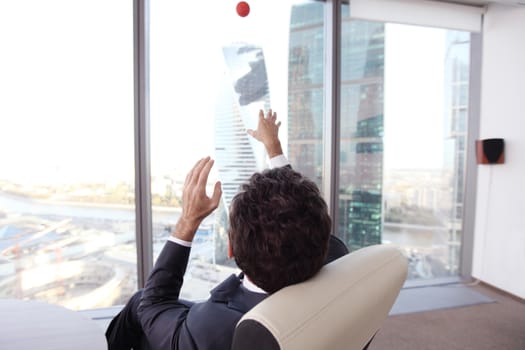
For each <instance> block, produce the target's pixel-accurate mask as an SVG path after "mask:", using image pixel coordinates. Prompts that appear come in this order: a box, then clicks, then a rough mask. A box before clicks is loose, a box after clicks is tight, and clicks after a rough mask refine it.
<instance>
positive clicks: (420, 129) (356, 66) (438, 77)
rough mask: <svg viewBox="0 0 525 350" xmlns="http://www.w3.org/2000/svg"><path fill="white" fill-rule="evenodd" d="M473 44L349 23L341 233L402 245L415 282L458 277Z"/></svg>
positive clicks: (423, 31)
mask: <svg viewBox="0 0 525 350" xmlns="http://www.w3.org/2000/svg"><path fill="white" fill-rule="evenodd" d="M344 8H346V6H345V7H344ZM469 38H470V35H469V33H465V32H456V31H447V30H442V29H433V28H423V27H415V26H405V25H395V24H381V23H374V22H365V21H357V20H350V19H349V17H348V13H346V16H345V17H344V19H343V33H342V43H343V44H342V45H343V46H342V67H341V70H342V73H341V74H342V77H341V78H342V82H341V96H342V104H341V140H340V142H341V144H340V145H341V146H340V147H341V154H340V156H341V157H340V159H341V163H340V185H341V187H340V195H339V203H340V208H339V214H340V221H339V233H338V234H339V235H340V236H341V237H342V238H343V239H344V240H345V242H347V243H348V244H349V245H350V246H351V247H352V249H354V250H355V249H359V248H360V247H363V246H367V245H371V244H377V243H393V244H397V245H399V246H401V247H402V248H404V250H405V251H406V254H407V257H408V259H409V262H410V270H409V278H436V277H444V276H453V275H456V274H457V273H458V266H459V251H460V240H461V233H462V213H463V210H462V208H463V194H464V177H465V159H466V149H465V144H466V143H465V140H466V123H467V114H468V89H469V84H468V76H469V62H470V57H469V50H470V43H469Z"/></svg>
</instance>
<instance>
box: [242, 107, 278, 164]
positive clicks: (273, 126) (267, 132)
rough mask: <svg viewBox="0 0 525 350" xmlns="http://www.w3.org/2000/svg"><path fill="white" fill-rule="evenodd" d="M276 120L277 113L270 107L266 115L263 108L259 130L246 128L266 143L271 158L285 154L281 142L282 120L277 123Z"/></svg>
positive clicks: (250, 133) (254, 136)
mask: <svg viewBox="0 0 525 350" xmlns="http://www.w3.org/2000/svg"><path fill="white" fill-rule="evenodd" d="M276 121H277V113H275V112H272V110H271V109H270V110H269V111H268V113H267V114H266V116H265V115H264V112H263V110H262V109H261V110H260V111H259V122H258V123H257V130H253V129H248V130H246V132H247V133H248V134H249V135H250V136H252V137H253V138H255V139H256V140H258V141H260V142H262V143H263V144H264V147H265V148H266V152H268V156H269V157H270V158H273V157H275V156H278V155H281V154H283V150H282V148H281V142H280V141H279V127H280V126H281V122H277V123H276Z"/></svg>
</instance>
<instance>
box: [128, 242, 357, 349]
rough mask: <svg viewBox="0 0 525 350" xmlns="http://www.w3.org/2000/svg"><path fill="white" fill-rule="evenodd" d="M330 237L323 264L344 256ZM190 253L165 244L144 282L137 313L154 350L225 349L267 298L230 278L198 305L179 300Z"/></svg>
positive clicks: (337, 244)
mask: <svg viewBox="0 0 525 350" xmlns="http://www.w3.org/2000/svg"><path fill="white" fill-rule="evenodd" d="M347 252H348V250H347V249H346V246H345V245H344V244H343V243H342V242H341V241H340V240H338V239H337V238H335V237H334V236H332V238H331V240H330V245H329V253H328V256H327V261H326V262H330V261H332V260H334V259H335V258H337V257H340V256H342V255H344V254H346V253H347ZM189 255H190V248H188V247H184V246H181V245H179V244H176V243H173V242H170V241H168V242H167V243H166V245H165V246H164V248H163V250H162V252H161V253H160V255H159V258H158V259H157V262H156V263H155V267H154V269H153V271H152V273H151V275H150V276H149V278H148V281H147V282H146V286H145V287H144V290H143V293H142V299H141V302H140V305H139V308H138V316H139V319H140V323H141V325H142V329H143V332H144V333H145V335H146V338H147V341H148V343H149V345H150V346H151V348H152V349H154V350H157V349H170V350H171V349H181V350H192V349H199V350H204V349H214V350H221V349H225V350H229V349H230V347H231V343H232V339H233V332H234V331H235V326H236V325H237V322H238V321H239V319H240V318H241V317H242V316H243V315H244V314H245V313H246V312H248V311H249V310H250V309H251V308H252V307H254V306H255V305H257V304H258V303H259V302H260V301H262V300H263V299H264V298H265V297H266V296H267V295H266V294H260V293H254V292H251V291H249V290H247V289H246V288H244V287H243V286H242V284H241V279H240V276H236V275H231V276H230V277H229V278H227V279H226V280H225V281H224V282H222V283H221V284H220V285H218V286H217V287H216V288H214V289H213V290H212V291H211V295H210V298H209V299H208V300H206V301H205V302H202V303H196V304H192V303H188V302H186V301H183V300H179V293H180V289H181V287H182V282H183V276H184V273H185V271H186V266H187V263H188V258H189Z"/></svg>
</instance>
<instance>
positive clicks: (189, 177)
mask: <svg viewBox="0 0 525 350" xmlns="http://www.w3.org/2000/svg"><path fill="white" fill-rule="evenodd" d="M203 159H204V158H201V159H199V160H198V161H197V162H196V163H195V165H193V168H191V170H190V171H189V172H188V174H187V175H186V180H184V187H186V186H188V184H189V183H190V182H191V180H192V177H193V174H195V168H197V166H198V165H199V163H200V162H202V160H203Z"/></svg>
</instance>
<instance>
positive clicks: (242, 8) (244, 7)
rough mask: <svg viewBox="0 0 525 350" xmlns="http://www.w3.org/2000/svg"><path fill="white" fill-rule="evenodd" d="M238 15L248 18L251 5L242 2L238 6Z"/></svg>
mask: <svg viewBox="0 0 525 350" xmlns="http://www.w3.org/2000/svg"><path fill="white" fill-rule="evenodd" d="M236 10H237V14H238V15H239V16H241V17H246V16H248V14H249V13H250V5H248V3H247V2H246V1H241V2H239V3H238V4H237V8H236Z"/></svg>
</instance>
